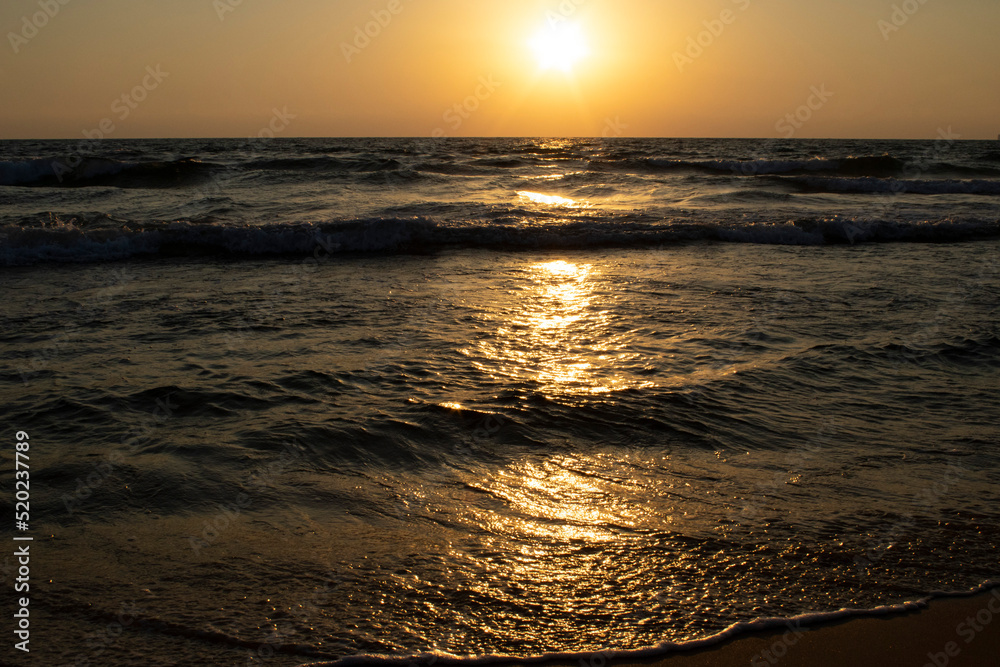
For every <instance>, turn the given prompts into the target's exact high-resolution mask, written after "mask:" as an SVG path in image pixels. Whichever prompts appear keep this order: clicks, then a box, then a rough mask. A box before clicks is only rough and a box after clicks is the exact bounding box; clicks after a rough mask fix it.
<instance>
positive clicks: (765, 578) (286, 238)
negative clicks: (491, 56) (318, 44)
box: [0, 140, 1000, 665]
mask: <svg viewBox="0 0 1000 667" xmlns="http://www.w3.org/2000/svg"><path fill="white" fill-rule="evenodd" d="M3 147H4V148H5V150H6V154H5V155H4V159H5V160H7V162H6V166H4V167H3V168H2V169H0V177H2V178H6V179H8V181H7V182H10V180H11V179H12V178H13V177H12V176H11V174H15V175H16V174H22V175H23V173H25V172H26V171H27V170H28V168H27V167H24V166H10V165H11V164H12V163H15V162H18V161H21V160H24V159H29V158H30V159H41V158H45V159H47V160H50V159H51V158H52V157H53V156H57V155H67V154H71V153H72V151H73V150H74V147H73V146H72V145H71V144H68V143H41V142H38V143H25V142H21V143H7V144H4V145H3ZM99 147H100V148H101V151H102V152H101V154H100V155H99V156H98V157H95V158H92V159H91V161H89V162H82V163H81V165H78V166H77V167H76V171H74V172H73V173H72V175H66V174H62V176H63V177H64V180H63V182H62V183H60V182H59V181H58V179H57V178H56V177H55V176H47V175H46V173H45V171H44V169H43V168H41V167H37V168H36V172H35V174H34V176H32V178H31V179H30V180H27V181H26V180H23V178H22V177H21V176H18V178H22V180H20V181H19V183H20V185H11V186H0V197H2V200H0V202H2V204H0V216H2V218H0V221H2V224H3V226H4V232H3V233H4V234H6V236H4V237H3V239H2V245H0V255H2V256H3V257H4V258H5V261H6V262H7V264H8V266H7V267H5V268H3V269H2V270H0V284H2V287H3V294H4V301H5V304H4V308H3V324H4V326H3V328H2V330H0V345H2V357H0V358H2V361H0V404H2V405H3V406H4V409H5V413H6V419H5V423H7V425H8V427H9V436H8V439H9V440H11V439H12V438H13V437H14V435H13V434H14V432H15V431H16V430H25V431H28V432H29V433H30V434H31V443H32V450H31V451H32V467H31V477H32V482H33V484H32V487H31V489H32V499H31V500H32V503H31V504H32V512H31V514H32V528H31V531H30V534H32V535H34V536H35V539H36V541H35V542H34V546H33V549H34V550H35V551H34V554H35V558H34V559H33V565H32V568H33V570H32V572H33V574H32V576H33V580H32V581H33V588H32V596H33V598H32V604H33V605H37V606H36V609H37V612H36V613H37V616H36V617H33V618H35V619H36V621H35V622H36V626H37V630H36V632H37V635H36V636H37V639H38V641H39V647H40V648H39V649H38V651H39V653H38V655H40V656H44V657H45V659H46V660H47V661H48V662H47V663H46V664H63V663H67V664H74V663H77V664H137V661H138V660H140V659H141V660H143V661H144V662H143V664H164V665H166V664H175V663H182V664H183V663H186V664H219V665H223V664H225V665H228V664H234V665H235V664H247V662H248V659H249V658H250V657H252V658H253V660H255V661H256V663H259V664H281V665H294V664H299V663H302V662H305V661H307V660H309V659H311V658H322V657H336V656H345V655H354V654H359V653H378V654H393V655H410V654H416V653H422V652H426V651H431V650H436V651H442V652H447V653H451V654H456V655H486V654H497V653H499V654H514V655H535V654H539V653H545V652H552V651H597V650H601V649H608V648H613V649H637V648H642V647H646V646H651V645H655V644H657V643H660V642H664V641H684V640H689V639H694V638H698V637H704V636H707V635H710V634H713V633H715V632H718V631H720V630H722V629H724V628H726V627H727V626H729V625H731V624H733V623H735V622H738V621H749V620H751V619H754V618H757V617H767V616H789V615H794V614H800V613H805V612H821V611H828V610H834V609H838V608H841V607H845V606H848V607H859V608H869V607H874V606H877V605H882V604H896V603H900V602H902V601H905V600H913V599H917V598H920V597H923V596H925V595H927V594H928V593H931V592H933V591H938V590H965V589H968V588H970V587H973V586H975V585H977V584H979V583H981V582H983V581H984V580H987V579H990V578H997V548H998V544H1000V513H998V511H997V509H996V508H997V507H998V506H1000V504H998V500H1000V492H998V490H997V489H998V488H1000V487H998V483H1000V449H998V443H1000V409H998V407H997V401H996V396H997V390H998V389H1000V383H998V372H1000V331H998V322H1000V317H998V304H1000V298H998V297H1000V275H998V261H997V260H998V254H1000V239H998V238H997V233H996V232H997V229H998V225H997V195H996V194H992V193H991V192H990V189H991V188H994V187H995V186H996V183H997V177H996V175H995V173H994V172H993V170H994V169H1000V162H998V161H997V157H998V156H997V152H996V147H995V145H992V144H990V143H988V142H982V143H974V142H969V143H966V142H961V143H954V144H944V143H938V144H935V143H934V142H883V143H878V142H855V143H851V142H741V141H730V142H725V141H712V142H709V141H701V142H697V141H652V140H646V141H619V142H599V141H595V142H588V141H558V142H541V141H537V142H535V141H512V140H489V141H486V140H483V141H448V142H443V143H435V142H420V141H411V140H384V141H360V140H358V141H343V140H322V141H321V140H291V141H286V142H277V141H276V142H272V143H268V144H261V145H241V144H239V143H238V142H225V141H215V142H208V141H202V142H192V141H173V142H118V143H110V142H109V143H107V144H100V145H99ZM944 148H947V149H948V150H949V151H950V152H949V153H947V155H944V154H941V155H939V154H932V153H930V152H929V151H934V150H938V151H939V152H940V151H941V150H943V149H944ZM852 156H853V157H852ZM191 157H195V158H196V159H197V160H198V162H195V161H193V160H190V159H188V158H191ZM739 158H745V160H753V162H751V163H748V162H746V161H744V162H741V163H734V162H731V161H732V160H736V159H739ZM109 160H114V161H115V162H114V163H112V162H110V161H109ZM991 164H992V165H993V166H991ZM131 165H140V166H131ZM913 165H923V167H922V169H923V171H922V172H921V174H913V173H912V169H913ZM4 170H6V171H4ZM53 179H55V180H53ZM903 181H905V182H906V183H905V184H904V187H903V189H898V188H899V187H900V186H893V185H892V184H893V183H896V182H903ZM866 184H867V185H866ZM868 186H870V187H868ZM865 187H867V190H864V189H863V188H865ZM894 187H895V188H897V190H898V191H895V192H894V191H893V190H892V188H894ZM212 188H214V190H212ZM886 188H890V189H889V190H888V193H889V194H885V193H884V191H885V189H886ZM935 188H936V189H937V190H938V193H937V194H927V193H926V191H928V190H929V189H935ZM876 210H878V213H875V211H876ZM894 240H895V241H896V242H890V241H894ZM752 241H756V242H752ZM907 241H910V242H907ZM912 241H921V242H919V243H917V242H912ZM361 250H365V251H367V252H358V251H361ZM109 260H116V261H109ZM8 449H9V448H8ZM7 451H8V450H7V449H5V450H4V452H5V454H4V456H5V460H6V459H7V458H10V457H9V456H8V454H7ZM8 469H10V467H9V466H8ZM0 505H2V507H3V509H4V515H5V516H11V514H12V512H13V506H12V505H13V500H12V494H11V493H7V494H5V496H4V497H3V498H2V499H0ZM4 530H5V534H6V535H8V537H9V534H10V532H11V531H10V530H9V529H8V528H4ZM11 572H12V571H11V570H10V567H9V563H8V565H7V566H6V567H5V571H4V578H5V581H7V582H10V581H11V576H12V575H11ZM115 623H118V624H119V628H118V629H117V630H108V627H109V625H113V624H115ZM43 646H44V647H45V648H41V647H43ZM80 661H83V662H80ZM88 661H89V662H88ZM250 664H255V663H253V662H251V663H250Z"/></svg>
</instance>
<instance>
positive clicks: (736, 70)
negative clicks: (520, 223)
mask: <svg viewBox="0 0 1000 667" xmlns="http://www.w3.org/2000/svg"><path fill="white" fill-rule="evenodd" d="M998 27H1000V2H997V1H996V0H948V2H944V0H923V2H921V1H920V0H905V1H903V0H895V1H882V0H875V1H873V0H811V1H809V2H802V1H801V0H697V1H696V0H672V1H670V2H666V1H656V0H614V2H612V1H611V0H477V1H475V2H472V1H470V0H356V1H342V2H333V1H329V0H295V1H294V2H288V1H286V2H280V1H278V0H171V1H170V2H169V3H168V2H157V1H155V0H103V1H102V2H82V1H80V0H75V1H74V0H6V2H4V3H3V5H2V6H0V32H2V33H3V36H4V43H3V45H2V46H0V53H2V55H0V86H2V89H3V91H4V101H3V104H2V106H0V128H2V132H0V138H3V139H27V138H77V137H83V136H92V137H99V136H104V137H109V138H134V137H246V136H258V135H261V134H263V135H265V136H270V135H271V134H274V135H275V136H288V137H294V136H317V137H319V136H413V137H423V136H646V137H649V136H662V137H797V138H815V137H843V138H927V139H932V138H935V137H936V136H938V135H939V132H941V131H948V129H949V128H950V131H951V133H952V135H953V136H954V135H957V136H959V137H961V138H963V139H994V138H996V137H997V135H998V133H1000V40H998V39H997V38H996V36H995V33H996V30H997V28H998Z"/></svg>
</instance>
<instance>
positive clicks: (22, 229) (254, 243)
mask: <svg viewBox="0 0 1000 667" xmlns="http://www.w3.org/2000/svg"><path fill="white" fill-rule="evenodd" d="M98 219H99V220H106V219H107V220H110V218H108V217H107V216H98ZM88 220H89V219H88V218H86V217H85V216H81V218H80V219H79V220H77V219H76V218H73V219H70V220H69V221H61V220H60V221H57V222H56V223H47V224H42V225H28V226H24V225H8V226H6V227H3V228H0V265H4V266H23V265H33V264H42V263H63V262H99V261H109V260H119V259H127V258H132V257H220V258H224V257H229V258H233V257H263V256H278V255H298V256H305V257H326V256H329V255H338V254H347V253H380V254H425V253H429V252H436V251H440V250H446V249H457V248H481V249H495V250H537V249H578V248H626V247H631V248H648V247H657V246H661V245H669V244H677V243H686V242H728V243H757V244H770V245H828V244H848V243H849V244H855V243H880V242H929V243H949V242H956V241H969V240H977V239H985V238H995V237H998V236H1000V220H982V219H944V220H938V221H934V222H924V221H921V222H915V221H911V222H900V221H890V220H861V219H843V218H830V219H823V220H799V221H793V222H786V223H746V222H705V221H694V220H674V221H649V220H647V219H643V218H641V217H629V216H624V217H620V218H609V217H608V216H595V217H593V218H588V217H585V216H584V217H579V218H570V219H566V218H559V217H554V218H547V219H545V220H544V221H542V222H541V223H535V224H526V223H525V222H524V216H518V215H515V214H514V213H511V215H510V216H502V217H499V218H496V219H493V220H488V221H480V222H458V223H444V222H439V221H437V220H434V219H432V218H428V217H411V218H397V217H392V218H367V219H357V220H343V221H334V222H314V223H273V224H266V225H258V226H250V225H245V224H243V225H240V224H197V223H193V222H189V221H179V222H160V223H148V224H143V225H137V224H136V223H126V224H117V225H114V226H112V225H103V224H102V225H100V227H99V228H94V227H93V226H92V225H91V224H90V223H89V222H88Z"/></svg>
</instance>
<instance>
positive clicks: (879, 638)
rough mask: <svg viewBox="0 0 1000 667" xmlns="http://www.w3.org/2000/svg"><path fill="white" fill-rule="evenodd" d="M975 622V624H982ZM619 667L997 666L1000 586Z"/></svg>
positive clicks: (620, 662) (624, 662) (623, 662)
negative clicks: (883, 613) (891, 610)
mask: <svg viewBox="0 0 1000 667" xmlns="http://www.w3.org/2000/svg"><path fill="white" fill-rule="evenodd" d="M977 619H978V620H977ZM608 664H609V665H615V666H616V667H632V666H636V667H638V666H640V665H641V666H643V667H660V666H662V667H729V666H734V667H735V666H737V665H740V666H745V665H750V666H751V667H764V666H767V665H775V666H776V665H783V666H785V667H799V666H802V667H826V666H830V667H839V666H842V665H861V666H864V665H912V666H913V667H925V666H930V667H946V666H947V667H966V666H968V667H990V666H991V665H1000V587H994V588H992V590H988V591H986V592H979V593H976V594H974V595H969V596H962V597H954V596H953V597H940V598H935V599H932V600H930V601H928V602H927V603H926V606H925V607H923V608H920V609H910V610H900V611H898V612H890V613H888V614H886V615H883V616H877V617H876V616H870V615H869V616H864V617H860V618H859V617H850V618H845V619H840V620H830V621H819V622H817V623H816V624H814V625H809V626H806V625H804V624H803V625H801V626H798V627H796V626H795V624H794V623H793V622H791V621H789V623H788V624H787V627H786V628H783V629H782V628H778V629H773V630H761V631H751V632H749V633H746V634H742V635H740V636H737V637H733V638H732V639H727V640H724V641H723V642H722V643H719V644H716V645H715V646H711V647H705V648H695V649H691V650H682V651H678V652H676V653H673V654H671V655H667V656H664V657H661V658H658V659H651V660H627V659H623V660H611V661H609V663H608Z"/></svg>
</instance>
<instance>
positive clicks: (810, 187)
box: [776, 176, 1000, 195]
mask: <svg viewBox="0 0 1000 667" xmlns="http://www.w3.org/2000/svg"><path fill="white" fill-rule="evenodd" d="M776 178H778V179H779V180H780V181H781V182H784V183H790V184H792V185H795V186H797V187H799V188H801V189H802V190H805V191H808V192H838V193H859V194H878V193H897V194H918V195H945V194H948V195H951V194H958V195H1000V181H995V180H915V179H896V178H871V177H864V178H831V177H824V176H779V177H776Z"/></svg>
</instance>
